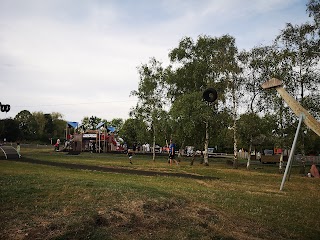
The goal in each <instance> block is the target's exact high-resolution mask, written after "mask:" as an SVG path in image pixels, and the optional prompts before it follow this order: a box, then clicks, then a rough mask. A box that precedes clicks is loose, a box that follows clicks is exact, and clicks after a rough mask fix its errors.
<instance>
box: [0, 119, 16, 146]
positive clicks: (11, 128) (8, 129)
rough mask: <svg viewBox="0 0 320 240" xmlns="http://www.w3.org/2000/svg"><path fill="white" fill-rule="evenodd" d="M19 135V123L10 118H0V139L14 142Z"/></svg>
mask: <svg viewBox="0 0 320 240" xmlns="http://www.w3.org/2000/svg"><path fill="white" fill-rule="evenodd" d="M19 137H20V130H19V123H18V122H17V121H16V120H14V119H11V118H7V119H0V141H1V142H2V141H4V139H6V141H8V142H15V141H18V140H19Z"/></svg>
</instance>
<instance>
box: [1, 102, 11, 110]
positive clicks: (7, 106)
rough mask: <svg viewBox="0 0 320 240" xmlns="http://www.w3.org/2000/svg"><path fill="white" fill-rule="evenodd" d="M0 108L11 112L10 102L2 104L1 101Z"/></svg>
mask: <svg viewBox="0 0 320 240" xmlns="http://www.w3.org/2000/svg"><path fill="white" fill-rule="evenodd" d="M0 109H1V112H9V111H10V105H9V104H1V102H0Z"/></svg>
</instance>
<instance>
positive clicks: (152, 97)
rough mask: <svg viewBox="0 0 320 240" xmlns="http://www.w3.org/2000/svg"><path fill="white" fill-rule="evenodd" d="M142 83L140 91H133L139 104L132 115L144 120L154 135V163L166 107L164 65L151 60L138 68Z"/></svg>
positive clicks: (139, 87) (140, 83)
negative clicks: (156, 145) (158, 135)
mask: <svg viewBox="0 0 320 240" xmlns="http://www.w3.org/2000/svg"><path fill="white" fill-rule="evenodd" d="M138 72H139V75H140V82H139V86H138V90H135V91H132V92H131V94H132V95H133V96H137V97H138V103H137V105H136V107H135V108H134V109H133V111H132V114H133V115H134V116H135V117H136V118H138V119H143V121H145V123H146V124H147V126H149V128H150V129H151V130H152V133H153V161H155V144H156V135H157V133H158V132H159V131H160V130H161V129H160V127H159V126H160V125H161V121H162V116H163V111H164V109H163V107H164V106H165V104H166V102H165V92H164V88H163V79H164V78H165V71H164V69H163V67H162V63H161V62H159V61H157V60H156V59H155V58H151V59H150V61H149V63H148V64H143V65H141V66H140V67H138Z"/></svg>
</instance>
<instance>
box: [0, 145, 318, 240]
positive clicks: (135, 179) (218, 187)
mask: <svg viewBox="0 0 320 240" xmlns="http://www.w3.org/2000/svg"><path fill="white" fill-rule="evenodd" d="M22 155H23V156H24V157H30V158H34V159H39V160H46V161H55V162H68V163H74V164H76V163H80V164H88V165H96V166H114V167H124V168H133V169H145V170H154V171H167V172H186V173H196V174H201V175H206V176H215V177H218V178H219V179H218V180H195V179H189V178H177V177H160V176H154V177H147V176H139V175H126V174H119V173H107V172H98V171H88V170H74V169H67V168H62V167H52V166H46V165H39V164H30V163H23V162H14V161H4V160H3V161H0V210H1V215H0V222H1V223H2V224H1V225H0V239H319V236H320V230H319V229H320V220H319V216H320V207H319V206H320V198H319V196H320V195H319V189H320V188H319V187H320V179H314V178H306V177H302V176H300V175H299V174H298V169H293V171H292V174H291V178H290V181H288V182H286V184H285V187H284V191H279V187H280V183H281V179H282V175H281V174H279V173H278V169H277V168H276V166H273V165H267V166H262V167H261V166H259V167H257V168H256V169H254V168H253V169H252V170H251V171H247V170H245V168H244V167H240V168H239V169H232V167H231V166H229V165H226V164H225V162H224V161H221V160H216V159H210V160H209V163H210V165H209V166H208V167H206V166H203V165H201V164H199V160H198V161H196V162H195V164H194V166H190V164H189V159H185V160H184V161H182V162H181V164H180V166H179V167H177V166H168V164H167V161H166V160H167V159H166V158H165V157H162V158H161V157H157V158H156V161H155V162H153V161H152V159H151V157H150V156H138V155H135V156H134V158H133V165H131V164H130V163H129V161H128V158H127V156H125V155H115V154H90V153H81V154H80V155H78V156H70V155H66V154H65V153H57V152H53V151H52V149H22Z"/></svg>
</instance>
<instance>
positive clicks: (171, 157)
mask: <svg viewBox="0 0 320 240" xmlns="http://www.w3.org/2000/svg"><path fill="white" fill-rule="evenodd" d="M175 152H176V145H175V144H174V143H173V141H172V139H171V140H170V146H169V162H170V165H172V161H174V162H175V163H176V164H177V165H179V163H178V162H177V161H176V160H175Z"/></svg>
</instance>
